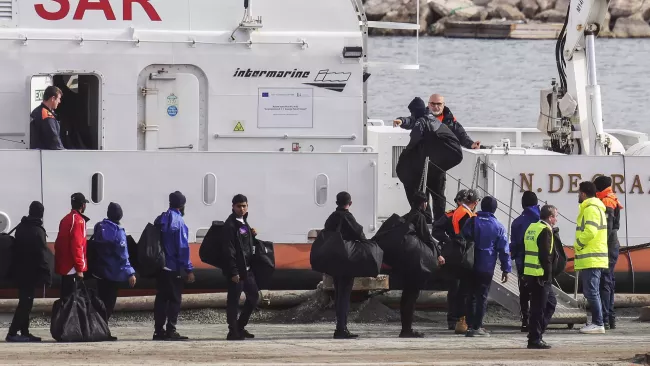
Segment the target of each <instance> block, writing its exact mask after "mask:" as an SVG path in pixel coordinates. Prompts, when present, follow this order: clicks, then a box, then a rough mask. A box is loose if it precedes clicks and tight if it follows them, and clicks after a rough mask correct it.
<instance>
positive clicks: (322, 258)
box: [309, 223, 384, 277]
mask: <svg viewBox="0 0 650 366" xmlns="http://www.w3.org/2000/svg"><path fill="white" fill-rule="evenodd" d="M340 230H341V223H339V226H338V228H337V231H334V232H332V231H326V230H321V231H320V232H319V233H318V236H317V237H316V240H315V241H314V243H313V244H312V246H311V252H310V254H309V262H310V263H311V267H312V269H313V270H315V271H318V272H322V273H326V274H328V275H330V276H345V277H377V276H378V275H379V271H380V270H381V264H382V260H383V256H384V252H383V250H381V248H380V247H379V245H377V243H375V242H374V241H371V240H343V237H342V236H341V232H340Z"/></svg>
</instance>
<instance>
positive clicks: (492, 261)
mask: <svg viewBox="0 0 650 366" xmlns="http://www.w3.org/2000/svg"><path fill="white" fill-rule="evenodd" d="M496 210H497V200H496V199H495V198H494V197H491V196H486V197H485V198H483V200H482V201H481V211H479V212H478V213H477V215H476V216H474V217H472V218H470V219H469V220H467V223H465V226H463V230H462V235H463V236H464V237H465V238H466V239H467V240H472V241H474V271H473V273H472V276H471V280H470V286H469V287H470V298H469V301H468V304H467V307H468V309H467V317H468V319H467V333H465V336H466V337H474V336H483V337H484V336H489V333H487V332H486V331H485V329H483V328H482V325H483V317H484V316H485V310H486V307H487V298H488V293H489V292H490V285H491V284H492V276H494V266H496V263H497V253H498V256H499V261H500V262H501V271H502V272H503V276H502V278H501V280H502V281H503V283H505V282H507V281H508V273H510V271H511V267H510V249H509V248H508V239H507V238H506V229H505V228H504V227H503V225H502V224H501V223H500V222H499V221H498V220H497V218H496V217H495V216H494V213H495V212H496Z"/></svg>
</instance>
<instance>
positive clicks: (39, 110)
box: [29, 86, 65, 150]
mask: <svg viewBox="0 0 650 366" xmlns="http://www.w3.org/2000/svg"><path fill="white" fill-rule="evenodd" d="M62 95H63V92H62V91H61V89H59V88H57V87H56V86H48V87H47V88H46V89H45V91H44V92H43V102H42V103H41V104H40V105H39V106H38V107H36V108H35V109H34V110H33V111H32V113H31V114H30V118H31V121H30V123H29V139H30V143H29V145H30V146H29V147H30V149H39V150H65V148H64V147H63V143H62V142H61V125H60V124H59V121H57V120H56V115H55V114H54V110H55V109H57V108H58V107H59V103H61V96H62Z"/></svg>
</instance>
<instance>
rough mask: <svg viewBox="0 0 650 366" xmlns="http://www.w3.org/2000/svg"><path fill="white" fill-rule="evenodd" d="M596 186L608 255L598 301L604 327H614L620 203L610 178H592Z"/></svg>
mask: <svg viewBox="0 0 650 366" xmlns="http://www.w3.org/2000/svg"><path fill="white" fill-rule="evenodd" d="M594 185H595V186H596V197H598V199H600V200H601V201H602V202H603V204H604V205H605V215H607V252H608V257H609V268H608V270H607V271H603V274H602V276H601V278H600V301H601V304H602V308H603V322H604V326H605V329H615V328H616V314H615V313H614V287H616V286H615V285H616V281H615V280H614V267H616V262H617V261H618V250H619V247H620V244H619V242H618V229H619V227H620V221H621V210H622V209H623V205H621V204H620V203H619V201H618V198H617V197H616V194H615V193H614V191H613V190H612V178H610V177H607V176H602V175H601V176H599V177H598V178H596V179H594Z"/></svg>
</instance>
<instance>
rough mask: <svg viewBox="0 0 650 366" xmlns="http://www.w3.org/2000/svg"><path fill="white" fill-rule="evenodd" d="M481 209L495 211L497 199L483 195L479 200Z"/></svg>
mask: <svg viewBox="0 0 650 366" xmlns="http://www.w3.org/2000/svg"><path fill="white" fill-rule="evenodd" d="M481 211H483V212H491V213H495V212H497V200H496V199H495V198H494V197H492V196H485V198H483V201H481Z"/></svg>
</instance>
